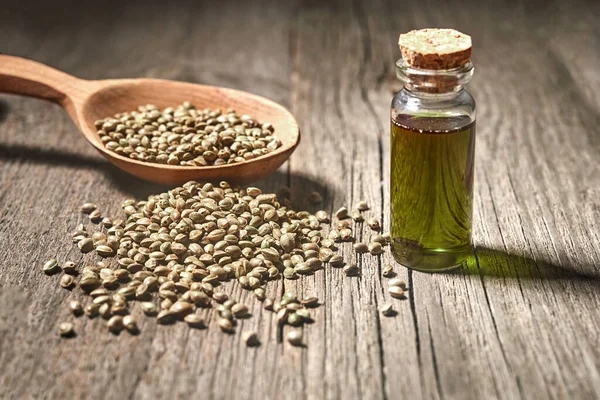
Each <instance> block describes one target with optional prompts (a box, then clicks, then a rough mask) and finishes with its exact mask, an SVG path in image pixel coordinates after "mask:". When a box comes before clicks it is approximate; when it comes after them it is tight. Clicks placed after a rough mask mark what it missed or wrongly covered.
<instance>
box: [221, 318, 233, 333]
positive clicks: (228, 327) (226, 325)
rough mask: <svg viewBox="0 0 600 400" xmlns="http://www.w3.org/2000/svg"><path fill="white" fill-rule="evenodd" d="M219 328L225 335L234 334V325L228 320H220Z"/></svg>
mask: <svg viewBox="0 0 600 400" xmlns="http://www.w3.org/2000/svg"><path fill="white" fill-rule="evenodd" d="M219 328H221V330H222V331H223V332H225V333H233V324H232V323H231V321H230V320H229V319H228V318H219Z"/></svg>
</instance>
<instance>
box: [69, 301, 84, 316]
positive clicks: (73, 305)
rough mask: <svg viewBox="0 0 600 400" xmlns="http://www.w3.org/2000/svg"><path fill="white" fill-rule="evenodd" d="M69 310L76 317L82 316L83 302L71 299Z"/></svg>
mask: <svg viewBox="0 0 600 400" xmlns="http://www.w3.org/2000/svg"><path fill="white" fill-rule="evenodd" d="M69 310H70V311H71V312H72V313H73V315H75V316H76V317H78V316H80V315H81V314H83V306H82V305H81V303H80V302H79V301H78V300H71V301H70V302H69Z"/></svg>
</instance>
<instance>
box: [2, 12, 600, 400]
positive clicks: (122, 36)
mask: <svg viewBox="0 0 600 400" xmlns="http://www.w3.org/2000/svg"><path fill="white" fill-rule="evenodd" d="M173 3H174V2H173ZM173 3H169V4H168V5H167V4H166V3H163V2H158V1H156V2H144V5H141V3H139V4H136V3H133V2H128V3H127V4H125V5H122V4H117V3H116V2H113V1H109V2H102V4H100V3H94V4H85V5H84V4H81V3H80V2H68V1H67V0H61V1H58V2H52V3H51V4H50V2H48V3H47V2H40V3H39V4H38V5H37V6H36V7H26V5H25V4H19V3H18V2H13V3H10V4H8V5H7V7H6V10H7V11H6V12H3V13H0V51H2V52H3V53H7V54H14V55H18V56H22V57H27V58H31V59H34V60H36V61H39V62H43V63H47V64H50V65H53V66H55V67H57V68H58V69H60V70H63V71H65V72H67V73H69V74H73V75H76V76H79V77H82V78H85V79H98V78H108V79H117V78H134V77H146V78H160V79H176V80H182V81H189V82H194V83H200V84H209V85H217V86H226V87H232V88H236V89H239V90H245V91H249V92H252V93H256V94H258V95H262V96H265V97H268V98H270V99H273V100H274V101H277V102H280V103H282V104H283V105H284V106H286V107H288V108H289V109H290V110H291V111H292V113H293V114H294V116H295V117H296V119H297V121H298V123H299V126H300V128H301V130H302V132H303V140H302V143H301V145H300V146H299V147H298V149H297V151H296V152H295V153H294V155H293V156H292V157H291V159H290V160H289V161H288V162H287V163H285V164H284V165H283V166H282V167H281V168H280V169H279V170H278V172H276V173H275V174H273V175H271V176H270V177H269V178H268V179H267V180H265V181H261V182H259V183H258V185H259V186H260V187H262V188H264V189H265V190H271V191H275V190H277V189H278V188H279V187H281V186H284V185H289V186H290V187H291V189H292V201H293V203H294V204H295V206H296V207H297V208H304V209H309V210H311V211H315V210H316V209H318V208H323V209H325V210H327V211H334V210H335V209H336V208H337V207H339V206H341V205H352V204H354V203H355V202H356V201H357V200H360V199H364V200H367V201H368V202H369V203H370V204H371V210H370V211H369V212H368V213H369V215H372V216H376V217H378V218H380V219H381V220H382V221H383V224H384V226H386V227H387V226H388V224H389V218H388V215H387V210H388V206H389V190H388V188H389V172H388V168H389V161H390V160H389V143H388V140H389V137H388V135H389V133H388V132H389V127H388V125H389V120H388V118H389V103H390V101H391V98H392V96H393V91H395V90H398V89H399V83H398V82H397V81H396V79H395V77H394V70H393V66H394V61H395V60H396V58H398V49H397V47H396V42H397V37H398V34H399V33H400V32H404V31H408V30H411V29H414V28H421V27H430V26H442V27H453V28H456V29H458V30H461V31H464V32H465V33H468V34H469V35H471V36H472V38H473V42H474V48H473V58H474V62H475V67H476V72H475V77H474V79H473V81H472V83H470V85H469V90H470V91H471V93H472V94H473V96H474V97H475V99H476V100H477V104H478V132H477V134H478V139H477V141H478V143H477V163H476V183H475V188H476V189H475V193H476V196H475V224H474V241H475V246H476V249H475V256H474V257H472V258H471V259H469V262H468V264H467V266H466V267H465V268H464V269H463V270H462V271H459V272H456V273H452V274H438V275H431V274H423V273H418V272H409V271H407V270H406V269H403V268H401V267H399V266H397V265H395V270H396V272H397V274H398V276H399V277H400V278H403V279H405V280H407V282H408V283H409V287H410V290H409V299H408V300H406V301H403V302H401V301H393V304H394V306H395V309H396V310H397V312H398V314H397V315H396V316H395V317H393V318H385V317H382V316H381V315H380V314H379V313H378V311H377V308H378V307H379V306H380V305H381V304H383V303H385V302H390V301H392V300H390V298H389V296H388V295H387V283H386V281H387V279H383V278H381V275H380V270H381V267H382V266H383V265H385V264H387V263H392V260H391V258H390V255H389V254H387V253H386V254H385V255H384V256H383V257H382V258H381V260H377V259H375V258H372V257H370V256H363V257H361V258H360V259H359V260H358V264H359V265H360V267H361V276H360V277H359V278H352V279H351V278H346V277H344V276H343V274H342V272H341V271H339V270H334V269H328V270H326V271H322V272H319V273H317V274H316V275H314V276H312V277H308V278H305V279H302V280H298V281H294V282H289V281H286V282H282V283H278V284H273V285H272V286H270V287H269V295H270V296H273V297H275V296H279V295H280V294H281V293H283V292H284V291H287V290H289V291H296V292H297V293H298V294H299V295H306V294H315V295H317V296H318V297H319V298H320V299H322V300H323V303H324V304H323V306H322V307H320V308H318V309H316V310H315V311H314V317H315V323H314V324H312V325H308V326H306V327H305V328H304V335H305V341H306V344H307V346H306V347H304V348H302V349H297V348H293V347H291V346H290V345H289V344H287V343H281V342H280V338H281V336H280V334H279V332H278V331H277V329H276V324H275V321H274V319H273V315H272V314H271V313H266V312H263V311H262V310H261V307H260V304H259V303H258V302H256V301H255V300H254V299H253V296H252V295H251V294H250V293H247V292H246V291H243V290H241V289H240V288H239V287H237V286H236V285H230V286H226V288H225V289H226V290H227V291H229V293H231V294H233V296H234V297H236V298H237V299H238V300H239V301H243V302H244V303H246V304H248V305H250V306H251V312H252V314H253V317H252V318H250V319H248V320H244V321H243V323H242V324H241V326H240V328H239V329H238V330H237V332H236V334H235V335H232V336H228V335H223V334H221V333H220V332H219V331H218V328H217V327H216V325H215V324H214V321H212V319H211V324H210V326H209V327H208V329H207V330H202V331H190V330H189V329H188V328H187V327H186V326H183V325H182V324H176V325H173V326H167V327H163V326H156V324H155V321H154V320H153V319H145V318H142V317H140V318H139V320H140V322H141V325H142V326H141V328H142V332H141V334H140V335H139V336H129V335H126V334H123V335H120V336H119V337H118V338H114V337H113V336H112V335H110V334H109V333H108V332H107V331H106V329H105V328H104V326H103V323H102V321H100V320H87V319H85V318H78V319H76V320H75V321H74V322H75V327H76V330H77V333H78V335H77V337H75V338H73V339H70V340H61V339H59V338H58V336H57V334H56V325H57V323H58V322H59V321H61V320H65V319H68V320H71V319H72V317H70V315H69V313H68V311H67V309H66V302H67V301H68V300H69V299H74V298H81V296H80V294H79V293H78V292H77V291H73V292H68V291H65V290H63V289H60V288H59V287H58V277H56V276H54V277H47V276H45V275H43V274H42V272H41V270H40V268H41V265H42V264H43V262H44V261H45V260H46V259H48V258H50V257H52V256H55V255H56V256H58V257H59V259H63V260H64V259H71V260H74V261H80V260H81V261H91V257H90V256H87V255H86V256H82V255H80V254H79V252H78V251H77V250H76V249H74V248H73V246H72V244H71V243H70V241H69V235H68V232H70V231H72V230H73V228H74V227H75V225H76V224H77V223H79V222H85V219H84V218H83V217H82V216H81V215H79V213H78V212H77V210H78V207H79V205H80V204H81V203H83V202H85V201H95V202H96V203H98V204H99V206H100V208H101V209H102V210H103V211H105V212H106V213H107V214H110V215H117V213H118V211H119V205H120V203H121V201H122V200H123V199H124V198H126V197H136V198H143V197H145V196H147V195H148V194H150V193H157V192H159V191H162V190H165V189H166V187H165V186H160V185H152V184H147V183H144V182H142V181H139V180H137V179H135V178H131V177H129V176H127V175H124V174H122V173H121V172H119V171H118V170H117V169H116V168H114V167H112V166H111V165H110V164H108V163H106V162H105V161H104V160H103V159H102V157H101V156H100V155H98V154H97V153H96V152H95V150H94V149H93V147H92V146H89V144H88V143H87V142H86V141H85V139H84V138H83V137H81V136H80V135H79V134H78V133H77V128H76V127H75V126H74V125H73V124H72V123H71V122H70V120H69V118H68V117H67V116H66V114H64V113H62V112H61V110H60V109H59V108H58V107H57V106H54V105H52V104H50V103H46V102H43V101H40V100H35V99H30V98H24V97H14V96H4V95H2V96H0V185H1V188H2V190H0V259H2V260H3V261H2V262H1V263H0V265H1V266H2V267H1V268H0V398H19V399H20V398H110V399H112V398H142V399H145V398H152V399H154V398H190V397H203V398H219V399H220V398H222V399H233V398H235V399H254V398H265V399H280V398H284V399H288V398H289V399H296V398H308V399H321V398H330V399H355V398H356V399H359V398H360V399H378V398H383V399H397V398H414V399H496V398H498V399H521V398H527V399H530V398H535V399H537V398H539V399H564V398H576V399H595V398H598V397H600V372H599V371H600V347H599V346H598V343H599V334H598V332H600V318H599V317H598V313H597V310H598V307H599V306H600V294H599V293H600V291H599V289H600V271H599V270H598V265H599V264H600V251H599V246H598V243H599V242H600V223H599V222H598V221H600V202H599V200H598V199H599V198H600V165H599V163H598V160H599V159H600V157H599V156H600V140H599V139H598V137H599V134H600V132H599V131H598V126H599V123H600V112H599V111H598V110H600V95H599V94H598V93H600V79H599V78H598V74H597V68H596V66H597V65H598V62H599V61H600V48H599V47H598V40H599V39H600V31H599V30H598V24H597V21H596V18H595V16H597V15H598V14H599V12H600V6H599V5H598V4H597V2H593V1H587V2H586V1H580V0H577V1H573V2H568V4H567V3H566V2H558V1H555V2H552V4H547V2H541V1H540V2H508V1H505V2H504V1H497V2H494V3H493V4H492V3H490V4H484V2H475V1H473V2H468V4H465V5H462V6H461V7H460V9H455V8H452V6H451V5H449V3H448V4H447V3H445V2H438V1H434V0H423V1H420V2H417V3H415V2H412V3H410V2H397V1H392V0H374V1H364V2H361V1H359V0H356V1H350V2H347V1H342V0H337V1H330V2H318V1H290V2H276V1H262V0H251V1H246V2H241V1H233V0H228V1H223V2H218V4H217V3H216V2H215V3H210V2H191V1H190V2H185V3H184V2H181V3H177V4H173ZM58 10H60V12H58ZM312 190H319V191H320V192H321V193H322V194H323V195H324V197H325V199H324V202H323V204H321V205H318V206H313V205H311V204H309V202H308V201H307V199H306V197H307V195H308V193H310V191H312ZM358 231H359V239H362V238H364V239H367V238H368V237H369V235H370V231H369V230H368V229H359V230H358ZM343 253H344V256H345V257H346V259H347V260H351V259H352V258H353V257H354V256H353V255H352V254H351V252H350V251H349V249H346V248H344V249H343ZM135 312H136V313H138V314H139V310H136V311H135ZM210 317H211V311H208V312H207V318H209V319H210ZM246 329H254V330H256V331H257V332H258V334H259V337H260V340H261V346H260V347H258V348H255V349H247V348H245V346H244V345H243V344H242V343H241V341H240V335H241V332H242V331H244V330H246ZM285 332H286V331H285V330H284V333H285Z"/></svg>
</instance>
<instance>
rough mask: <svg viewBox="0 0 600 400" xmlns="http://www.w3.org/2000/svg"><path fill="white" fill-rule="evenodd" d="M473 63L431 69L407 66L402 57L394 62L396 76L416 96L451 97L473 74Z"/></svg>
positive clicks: (455, 94)
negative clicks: (456, 66)
mask: <svg viewBox="0 0 600 400" xmlns="http://www.w3.org/2000/svg"><path fill="white" fill-rule="evenodd" d="M473 70H474V68H473V64H472V63H471V62H468V63H467V64H465V65H463V66H462V67H459V68H454V69H444V70H431V69H420V68H413V67H410V66H408V65H407V64H406V63H405V62H404V60H403V59H400V60H398V61H397V62H396V76H397V77H398V79H400V80H401V81H402V82H404V88H405V89H406V90H407V91H409V92H410V93H411V94H413V95H414V96H417V97H433V98H439V99H440V100H441V99H443V98H449V99H451V98H453V97H456V96H457V95H458V93H460V91H461V90H462V89H463V86H464V85H465V84H466V83H467V82H469V81H470V80H471V77H472V76H473Z"/></svg>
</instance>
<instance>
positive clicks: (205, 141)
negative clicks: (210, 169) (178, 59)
mask: <svg viewBox="0 0 600 400" xmlns="http://www.w3.org/2000/svg"><path fill="white" fill-rule="evenodd" d="M94 125H95V127H96V129H97V134H98V136H99V137H100V140H101V141H102V143H103V144H104V147H105V148H106V149H107V150H109V151H112V152H114V153H117V154H119V155H122V156H124V157H128V158H131V159H134V160H139V161H144V162H149V163H157V164H168V165H182V166H192V167H203V166H208V165H225V164H232V163H240V162H244V161H248V160H252V159H254V158H257V157H260V156H262V155H265V154H267V153H270V152H272V151H275V150H276V149H278V148H279V147H281V145H282V143H281V141H280V140H279V139H277V138H276V137H275V135H274V131H275V128H274V127H273V125H272V124H271V123H269V122H265V123H260V122H258V121H256V119H254V118H252V117H251V116H249V115H238V114H237V113H236V112H235V111H234V110H233V109H228V110H226V111H225V113H222V112H221V110H213V109H209V108H205V109H202V110H199V109H196V108H195V107H194V106H193V105H192V104H191V103H190V102H188V101H186V102H184V103H183V104H181V105H180V106H178V107H176V108H173V107H167V108H165V109H164V110H162V111H161V110H159V108H158V107H156V106H155V105H152V104H148V105H145V106H140V107H139V108H138V110H137V111H130V112H125V113H119V114H116V115H115V116H113V117H108V118H104V119H100V120H98V121H96V122H95V123H94Z"/></svg>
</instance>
